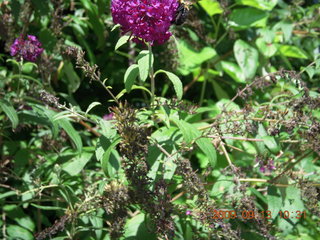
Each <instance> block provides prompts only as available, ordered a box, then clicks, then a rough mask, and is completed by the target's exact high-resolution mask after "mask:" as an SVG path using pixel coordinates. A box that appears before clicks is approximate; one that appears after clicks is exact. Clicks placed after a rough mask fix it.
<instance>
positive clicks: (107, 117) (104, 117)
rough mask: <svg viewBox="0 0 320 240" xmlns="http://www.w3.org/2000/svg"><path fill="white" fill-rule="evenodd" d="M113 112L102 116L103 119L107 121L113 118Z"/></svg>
mask: <svg viewBox="0 0 320 240" xmlns="http://www.w3.org/2000/svg"><path fill="white" fill-rule="evenodd" d="M113 116H114V114H113V113H109V114H106V115H104V116H103V120H106V121H109V120H112V119H113Z"/></svg>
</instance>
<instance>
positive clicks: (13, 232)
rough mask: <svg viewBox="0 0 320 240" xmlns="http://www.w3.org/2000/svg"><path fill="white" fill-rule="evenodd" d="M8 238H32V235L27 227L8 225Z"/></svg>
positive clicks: (29, 239)
mask: <svg viewBox="0 0 320 240" xmlns="http://www.w3.org/2000/svg"><path fill="white" fill-rule="evenodd" d="M7 232H8V235H9V237H10V239H15V240H33V239H34V238H33V235H32V234H31V232H29V231H28V230H27V229H25V228H23V227H20V226H17V225H9V226H8V228H7Z"/></svg>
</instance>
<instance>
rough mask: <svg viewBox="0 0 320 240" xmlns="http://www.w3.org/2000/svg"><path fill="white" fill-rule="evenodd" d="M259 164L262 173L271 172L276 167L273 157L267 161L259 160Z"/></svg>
mask: <svg viewBox="0 0 320 240" xmlns="http://www.w3.org/2000/svg"><path fill="white" fill-rule="evenodd" d="M257 162H258V165H259V170H260V172H262V173H271V172H272V171H273V170H275V169H276V167H275V165H274V161H273V160H271V159H268V160H267V161H261V160H260V161H259V160H257Z"/></svg>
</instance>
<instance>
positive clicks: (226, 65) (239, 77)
mask: <svg viewBox="0 0 320 240" xmlns="http://www.w3.org/2000/svg"><path fill="white" fill-rule="evenodd" d="M221 66H222V69H223V71H225V72H226V73H227V74H228V75H229V76H230V77H231V78H233V79H234V80H235V81H236V82H239V83H245V82H246V79H245V76H244V74H243V73H242V70H241V69H240V67H239V66H238V65H237V64H235V63H233V62H227V61H221Z"/></svg>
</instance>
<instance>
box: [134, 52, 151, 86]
mask: <svg viewBox="0 0 320 240" xmlns="http://www.w3.org/2000/svg"><path fill="white" fill-rule="evenodd" d="M153 61H154V58H153V54H152V52H150V51H148V50H142V51H141V52H140V53H139V55H138V66H139V76H140V79H141V81H143V82H144V81H146V80H147V77H148V75H149V72H150V69H151V68H152V67H153Z"/></svg>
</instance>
